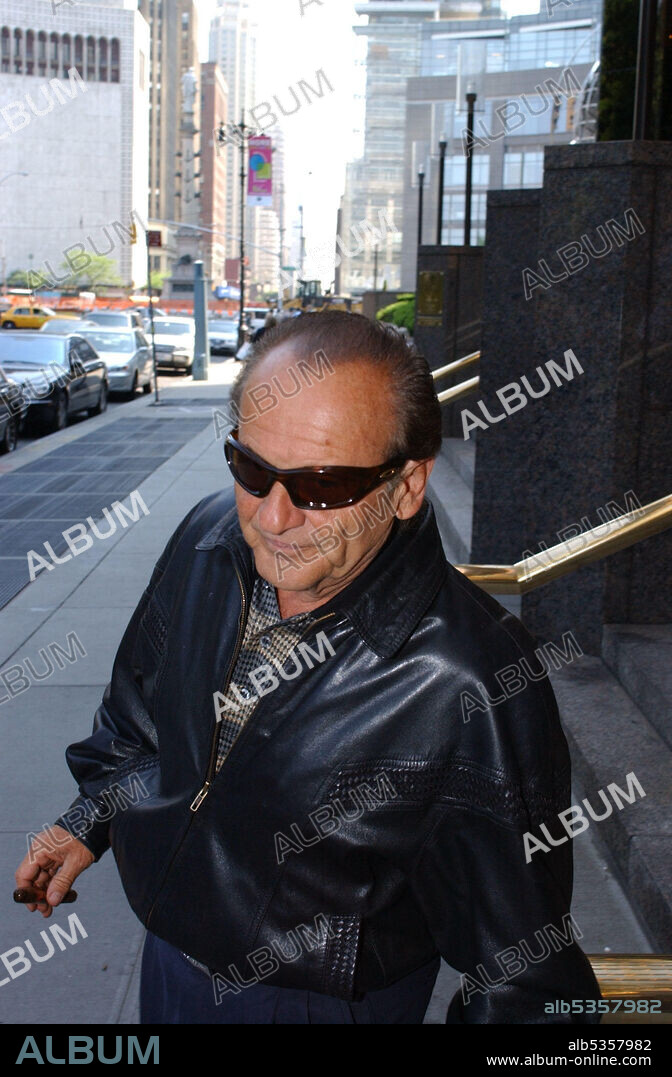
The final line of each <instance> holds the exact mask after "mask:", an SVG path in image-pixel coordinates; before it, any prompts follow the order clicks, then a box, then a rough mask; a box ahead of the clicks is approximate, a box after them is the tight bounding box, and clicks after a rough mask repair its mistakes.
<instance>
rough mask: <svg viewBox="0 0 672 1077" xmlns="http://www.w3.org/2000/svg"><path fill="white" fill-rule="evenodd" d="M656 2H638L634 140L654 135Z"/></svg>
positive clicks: (645, 0)
mask: <svg viewBox="0 0 672 1077" xmlns="http://www.w3.org/2000/svg"><path fill="white" fill-rule="evenodd" d="M657 9H658V5H657V2H656V0H640V8H639V40H638V42H637V70H636V75H635V107H634V112H633V129H632V137H633V140H635V141H639V140H641V139H647V140H648V139H651V138H653V137H654V135H653V107H652V105H653V94H654V79H655V63H656V20H657V16H658V10H657Z"/></svg>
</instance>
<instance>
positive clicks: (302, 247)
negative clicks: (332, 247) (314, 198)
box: [299, 206, 306, 279]
mask: <svg viewBox="0 0 672 1077" xmlns="http://www.w3.org/2000/svg"><path fill="white" fill-rule="evenodd" d="M299 213H300V214H301V234H300V236H299V244H300V247H299V269H300V277H301V279H302V278H303V260H304V257H305V254H304V251H305V245H306V237H305V235H304V234H303V206H299Z"/></svg>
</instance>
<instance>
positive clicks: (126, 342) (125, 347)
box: [83, 325, 153, 397]
mask: <svg viewBox="0 0 672 1077" xmlns="http://www.w3.org/2000/svg"><path fill="white" fill-rule="evenodd" d="M83 335H84V336H85V337H86V339H87V340H88V341H89V343H90V344H91V345H92V346H93V347H94V348H95V349H96V351H97V352H98V354H99V356H100V357H101V359H104V360H105V363H106V365H107V371H108V376H109V382H110V392H111V393H125V394H126V395H127V396H131V397H133V396H135V393H136V390H137V389H139V388H142V391H143V392H144V393H151V391H152V373H153V364H152V353H151V349H150V347H149V345H148V343H147V339H146V337H145V334H144V333H141V332H140V330H139V329H102V328H99V327H98V326H95V325H94V326H93V328H91V329H85V330H83Z"/></svg>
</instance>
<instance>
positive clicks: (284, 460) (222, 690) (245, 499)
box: [17, 313, 599, 1023]
mask: <svg viewBox="0 0 672 1077" xmlns="http://www.w3.org/2000/svg"><path fill="white" fill-rule="evenodd" d="M234 408H235V411H236V417H237V421H236V422H235V426H236V429H235V430H234V431H233V432H232V434H231V436H230V437H229V438H228V439H227V443H226V453H227V460H228V462H229V466H230V468H231V471H232V473H233V475H234V478H235V480H236V481H235V499H234V496H233V495H232V493H231V492H230V491H228V490H226V491H223V492H222V493H218V494H215V495H213V496H210V497H208V498H206V499H205V500H204V501H202V502H200V503H199V504H198V505H196V506H195V508H194V509H192V511H191V512H190V513H189V514H188V516H187V517H186V519H185V520H183V522H182V523H181V525H180V526H179V527H178V529H177V531H176V532H175V534H174V535H173V537H172V538H171V540H170V542H169V543H168V546H167V547H166V549H165V550H164V552H163V554H162V555H161V557H160V559H159V561H158V563H157V565H156V568H155V570H154V573H153V575H152V578H151V580H150V582H149V585H148V587H147V589H146V591H145V593H144V594H143V596H142V599H141V601H140V603H139V605H138V608H137V610H136V612H135V614H134V616H133V618H132V620H131V622H130V624H129V626H128V628H127V630H126V633H125V635H124V638H123V640H122V642H121V645H120V648H119V651H118V654H117V657H116V660H115V663H114V668H113V673H112V680H111V683H110V685H109V686H108V688H107V690H106V692H105V695H104V698H103V701H102V703H101V706H100V708H99V710H98V712H97V714H96V717H95V722H94V729H93V733H92V734H91V736H90V737H88V738H87V739H86V740H84V741H81V742H80V743H78V744H74V745H72V746H71V747H70V748H69V750H68V754H67V758H68V762H69V765H70V768H71V770H72V772H73V774H74V776H75V777H76V779H77V781H78V783H79V790H80V795H79V797H78V798H77V799H76V800H75V802H74V804H73V806H72V808H71V809H70V810H69V811H68V812H66V813H64V815H63V816H61V818H60V819H59V820H58V822H57V823H56V824H55V826H54V828H53V833H54V838H55V840H54V848H53V849H52V850H50V851H45V850H44V848H37V847H36V848H35V850H34V855H33V858H32V860H30V859H29V858H27V859H26V860H25V861H24V863H23V864H22V865H21V867H20V868H19V871H18V872H17V882H18V884H19V885H27V884H28V883H29V882H32V883H34V884H36V885H37V886H38V887H48V893H47V899H46V900H45V901H43V902H40V903H39V905H38V906H32V908H33V909H34V908H35V907H38V908H39V909H40V911H41V912H42V913H43V915H49V914H50V912H51V909H52V907H53V906H54V905H56V904H58V902H59V901H60V900H61V898H62V897H63V895H64V894H65V893H66V892H67V890H68V889H69V887H70V886H71V885H72V883H73V881H74V879H75V878H76V876H77V875H78V874H79V873H80V872H81V871H82V870H84V869H85V868H86V867H88V866H89V864H91V863H92V862H93V861H94V860H98V859H99V858H100V857H101V856H102V854H103V853H104V852H105V850H106V849H107V848H108V847H111V848H112V850H113V853H114V856H115V858H116V861H117V864H118V868H119V873H120V876H121V879H122V882H123V885H124V889H125V892H126V895H127V897H128V900H129V902H130V904H131V906H132V908H133V909H134V911H135V912H136V914H137V916H138V917H139V918H140V920H141V921H142V922H143V924H145V925H146V927H147V929H148V936H147V942H146V947H145V956H144V966H143V986H142V996H143V1002H142V1020H143V1021H173V1022H180V1021H182V1022H185V1023H187V1022H199V1021H202V1022H207V1021H210V1022H222V1023H235V1022H246V1023H269V1022H276V1023H311V1022H312V1023H316V1022H317V1023H319V1022H329V1023H346V1022H353V1021H354V1022H369V1023H372V1022H374V1023H375V1022H377V1023H404V1022H405V1023H419V1022H421V1021H422V1016H423V1014H424V1009H425V1007H426V1005H427V1002H428V1000H429V997H430V995H431V990H432V985H433V982H434V979H435V976H436V972H437V969H438V955H439V954H440V955H442V956H443V957H444V958H445V960H446V961H447V962H448V963H449V964H450V965H452V966H453V967H454V968H455V969H457V970H459V971H460V972H462V974H463V977H462V989H461V992H459V993H458V994H457V995H456V996H455V998H454V999H453V1002H452V1004H451V1007H450V1009H449V1013H448V1018H447V1020H448V1021H450V1022H466V1023H497V1022H506V1023H512V1022H526V1023H543V1022H570V1021H577V1022H589V1021H591V1020H593V1018H590V1017H585V1016H582V1015H574V1016H572V1015H563V1014H559V1013H556V1012H555V1010H557V1009H559V1008H560V1009H561V1008H562V1007H557V1006H555V1005H553V1006H549V1004H555V1002H556V1000H563V1001H568V1000H571V999H598V998H599V991H598V989H597V984H596V982H595V979H594V976H593V974H592V971H591V969H590V965H589V963H588V961H587V959H586V958H585V956H584V954H583V953H582V951H581V949H580V947H579V946H578V945H577V942H576V938H577V937H580V933H581V932H580V925H577V924H576V922H575V921H574V920H572V918H571V917H570V915H569V907H570V900H571V891H572V853H571V842H566V843H564V844H558V846H557V847H553V848H552V849H551V850H550V851H549V852H547V853H543V854H540V855H535V856H534V857H532V859H531V860H530V862H529V863H527V862H526V855H525V849H524V843H523V835H524V834H525V833H527V832H530V831H532V830H533V829H534V828H537V827H538V826H539V824H541V823H546V824H547V825H549V826H552V825H553V822H554V820H555V821H556V826H557V819H556V817H557V815H558V813H559V812H560V811H562V810H563V809H564V808H566V807H567V806H568V805H569V803H570V771H569V756H568V751H567V745H566V742H565V738H564V736H563V733H562V730H561V727H560V722H559V719H558V713H557V708H556V703H555V699H554V696H553V692H552V690H551V687H550V685H549V683H548V679H547V678H545V677H543V676H540V672H539V661H538V659H537V658H536V657H535V654H534V650H535V647H534V642H533V641H532V639H531V638H530V636H529V635H528V634H527V632H526V631H525V629H524V628H523V627H522V625H521V624H520V622H519V621H517V620H516V619H515V618H514V617H512V616H511V615H509V614H507V613H506V612H505V611H504V610H503V608H502V607H501V606H500V605H499V604H498V603H497V602H496V601H494V600H493V599H491V598H490V597H488V596H487V595H486V594H484V593H483V592H482V591H481V590H479V589H478V588H476V587H475V586H474V585H472V584H471V583H470V582H469V581H468V580H467V579H466V578H465V577H464V576H463V575H462V574H461V573H459V572H458V571H457V570H455V569H454V568H453V567H452V566H451V565H449V564H448V563H447V562H446V559H445V556H444V554H443V550H442V546H441V540H440V537H439V534H438V531H437V527H436V523H435V520H434V514H433V511H432V508H431V505H430V504H429V503H428V502H427V501H426V500H425V487H426V483H427V479H428V477H429V473H430V471H431V468H432V464H433V459H434V457H435V456H436V454H437V452H438V449H439V447H440V439H441V433H440V422H441V420H440V412H439V407H438V403H437V401H436V397H435V395H434V390H433V383H432V379H431V376H430V375H429V372H428V369H427V365H426V363H425V362H424V360H422V359H421V358H420V357H418V356H415V355H414V354H413V353H412V352H410V351H409V349H408V348H407V346H406V345H405V343H404V342H403V341H402V340H401V339H400V338H399V337H397V336H396V335H395V334H391V333H390V332H389V331H388V330H386V329H385V328H384V327H383V326H381V325H378V324H375V323H370V322H368V321H367V320H366V319H363V318H361V317H359V316H356V315H345V314H342V313H335V314H322V315H308V316H305V317H303V318H300V319H296V320H292V321H291V322H286V323H284V324H283V325H281V326H279V327H278V328H275V329H272V330H269V332H268V333H267V334H265V336H264V340H263V341H262V342H261V343H260V344H259V345H258V348H257V352H256V355H255V357H254V358H253V360H252V361H251V362H249V363H248V364H247V365H246V367H245V369H244V371H243V374H242V376H241V378H240V379H239V383H238V384H237V386H236V388H235V391H234ZM521 663H526V664H527V665H526V667H525V668H527V669H529V670H530V671H531V675H530V680H529V683H527V685H526V687H525V689H524V690H523V691H519V692H517V693H516V694H512V695H511V696H510V697H507V698H505V699H502V698H501V692H498V691H497V690H498V682H497V681H496V680H495V674H496V673H498V672H501V671H502V670H504V669H505V668H506V667H515V668H517V669H520V668H521V665H520V664H521ZM535 671H536V672H535ZM542 671H543V667H542ZM532 676H534V679H532ZM250 685H252V689H250ZM495 697H497V698H495ZM465 700H470V701H472V702H471V707H472V708H473V701H474V700H479V701H480V704H479V705H478V706H477V707H476V708H475V709H470V707H469V706H465ZM484 700H485V702H484ZM112 786H114V788H115V789H117V790H118V789H119V788H126V790H127V792H128V797H127V800H126V803H125V805H124V807H125V810H123V811H121V810H118V811H115V812H112V813H111V812H110V811H109V810H108V807H109V790H110V788H111V787H112ZM138 788H140V789H142V791H143V795H142V796H138V795H136V794H137V790H138ZM206 999H207V1001H206ZM195 1000H198V1001H195Z"/></svg>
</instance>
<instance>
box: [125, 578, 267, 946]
mask: <svg viewBox="0 0 672 1077" xmlns="http://www.w3.org/2000/svg"><path fill="white" fill-rule="evenodd" d="M234 567H235V566H234ZM235 573H236V578H237V580H238V586H239V587H240V598H241V605H240V617H239V618H238V635H237V637H236V646H235V651H234V655H233V658H232V659H231V662H230V663H229V669H228V672H227V675H226V678H227V679H226V683H227V687H228V683H229V680H230V679H231V676H232V674H233V670H234V668H235V664H236V662H237V660H238V653H239V651H240V646H241V643H242V639H243V625H244V624H245V607H246V603H247V600H246V598H245V588H244V587H243V581H242V580H241V578H240V572H239V571H238V569H237V568H236V569H235ZM218 733H219V723H218V722H215V732H214V735H213V738H212V743H211V745H210V759H209V761H208V772H207V776H206V780H205V782H204V783H203V786H202V788H201V789H200V790H199V792H198V793H197V794H196V796H195V798H194V800H193V801H192V803H191V804H190V810H191V811H192V813H193V814H192V816H191V818H190V819H189V822H188V823H187V829H186V830H185V832H184V834H183V835H182V840H181V841H180V844H179V845H178V847H177V849H176V850H175V852H174V853H173V855H172V856H171V858H170V863H169V864H168V867H167V868H166V870H165V872H164V873H163V878H162V879H161V883H160V885H159V888H158V890H157V891H156V894H155V896H154V901H153V902H152V907H151V909H150V910H149V912H148V913H147V920H146V921H145V927H147V928H149V925H150V922H151V919H152V916H153V914H154V909H155V908H156V903H157V901H158V900H159V894H160V893H161V891H162V890H163V888H164V886H165V884H166V880H167V878H168V876H169V874H170V869H171V868H172V866H173V864H174V863H175V857H176V856H177V854H178V853H179V851H180V849H181V848H182V846H183V845H184V842H185V840H186V837H187V834H188V833H189V828H190V826H191V824H192V823H193V821H194V817H195V814H196V812H197V811H198V809H199V808H200V806H201V804H202V803H203V801H204V800H205V798H206V796H207V795H208V792H209V791H210V786H211V785H212V766H213V763H214V762H215V753H216V751H217V741H218Z"/></svg>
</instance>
